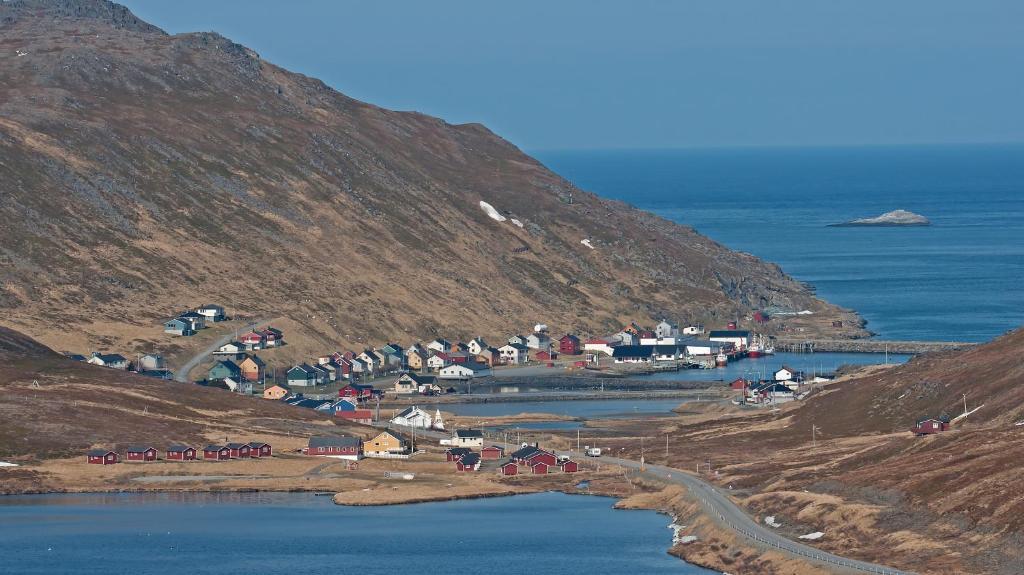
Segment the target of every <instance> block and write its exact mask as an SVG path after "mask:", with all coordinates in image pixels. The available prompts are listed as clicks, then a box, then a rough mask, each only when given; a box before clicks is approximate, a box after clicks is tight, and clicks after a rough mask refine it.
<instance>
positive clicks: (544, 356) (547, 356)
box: [533, 351, 558, 361]
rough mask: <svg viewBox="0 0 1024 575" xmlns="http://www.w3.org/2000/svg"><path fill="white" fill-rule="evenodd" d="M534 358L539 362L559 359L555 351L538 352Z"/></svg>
mask: <svg viewBox="0 0 1024 575" xmlns="http://www.w3.org/2000/svg"><path fill="white" fill-rule="evenodd" d="M533 357H534V359H536V360H537V361H551V360H555V359H558V354H557V353H555V352H553V351H538V352H537V353H536V354H534V356H533Z"/></svg>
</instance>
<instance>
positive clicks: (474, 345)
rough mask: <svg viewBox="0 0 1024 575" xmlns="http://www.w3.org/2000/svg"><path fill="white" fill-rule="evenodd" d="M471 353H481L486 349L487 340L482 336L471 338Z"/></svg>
mask: <svg viewBox="0 0 1024 575" xmlns="http://www.w3.org/2000/svg"><path fill="white" fill-rule="evenodd" d="M468 345H469V353H471V354H473V355H480V353H482V352H483V351H484V350H485V349H487V342H486V341H484V340H483V338H480V337H474V338H473V339H471V340H469V344H468Z"/></svg>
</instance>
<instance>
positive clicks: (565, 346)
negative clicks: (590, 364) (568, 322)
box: [558, 333, 580, 355]
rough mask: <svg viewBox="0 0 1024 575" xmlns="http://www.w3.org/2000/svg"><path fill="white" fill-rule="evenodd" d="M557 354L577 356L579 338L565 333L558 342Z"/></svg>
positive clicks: (578, 352)
mask: <svg viewBox="0 0 1024 575" xmlns="http://www.w3.org/2000/svg"><path fill="white" fill-rule="evenodd" d="M558 353H561V354H562V355H579V354H580V338H578V337H576V336H574V335H572V334H571V333H567V334H565V335H563V336H562V338H561V339H559V340H558Z"/></svg>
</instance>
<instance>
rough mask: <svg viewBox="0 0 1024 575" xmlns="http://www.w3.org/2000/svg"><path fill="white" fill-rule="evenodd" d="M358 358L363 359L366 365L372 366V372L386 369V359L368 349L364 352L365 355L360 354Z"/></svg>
mask: <svg viewBox="0 0 1024 575" xmlns="http://www.w3.org/2000/svg"><path fill="white" fill-rule="evenodd" d="M356 357H358V358H359V359H361V360H362V361H363V363H365V364H367V365H368V366H370V370H371V371H377V370H380V369H384V358H382V357H381V356H379V355H377V353H376V352H375V351H373V350H369V349H368V350H366V351H364V352H363V353H360V354H359V355H357V356H356Z"/></svg>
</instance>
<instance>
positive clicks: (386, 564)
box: [0, 493, 713, 575]
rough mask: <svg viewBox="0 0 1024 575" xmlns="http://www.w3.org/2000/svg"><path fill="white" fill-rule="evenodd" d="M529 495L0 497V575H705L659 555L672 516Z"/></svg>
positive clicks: (599, 501)
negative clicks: (403, 499)
mask: <svg viewBox="0 0 1024 575" xmlns="http://www.w3.org/2000/svg"><path fill="white" fill-rule="evenodd" d="M614 501H615V500H614V499H611V498H607V497H597V496H585V497H581V496H572V495H565V494H562V493H538V494H532V495H521V496H516V497H499V498H488V499H473V500H463V501H446V502H437V503H422V504H415V505H394V506H384V507H342V506H338V505H334V504H333V503H332V502H331V498H329V497H314V496H313V495H312V494H308V493H306V494H298V493H242V494H237V493H235V494H230V493H225V494H187V493H177V494H175V493H167V494H137V493H136V494H111V495H29V496H10V497H0V554H2V556H3V562H2V568H0V571H2V572H3V573H11V574H14V573H17V574H19V575H36V574H52V573H77V574H83V575H87V574H93V573H94V574H98V575H99V574H102V575H137V574H147V575H178V574H180V573H183V572H188V573H192V574H196V575H203V574H208V573H209V574H217V575H236V574H237V575H251V574H252V573H282V574H284V573H289V574H290V573H303V574H309V575H316V574H324V575H336V574H338V573H359V574H360V575H374V574H381V575H383V574H391V573H430V574H437V575H446V574H451V575H456V574H458V575H462V574H465V573H510V574H517V573H522V574H533V573H545V574H566V575H569V574H578V573H598V572H600V573H652V574H675V575H691V574H693V575H696V574H709V573H713V572H712V571H708V570H706V569H702V568H700V567H696V566H694V565H690V564H687V563H684V562H683V561H680V560H679V559H676V558H675V557H672V556H670V555H668V554H667V553H666V551H667V549H668V548H669V547H670V546H671V544H672V531H671V530H670V529H668V528H667V527H668V524H669V523H670V521H671V520H670V519H669V518H668V517H666V516H664V515H660V514H658V513H655V512H653V511H624V510H616V509H612V504H613V503H614Z"/></svg>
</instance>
